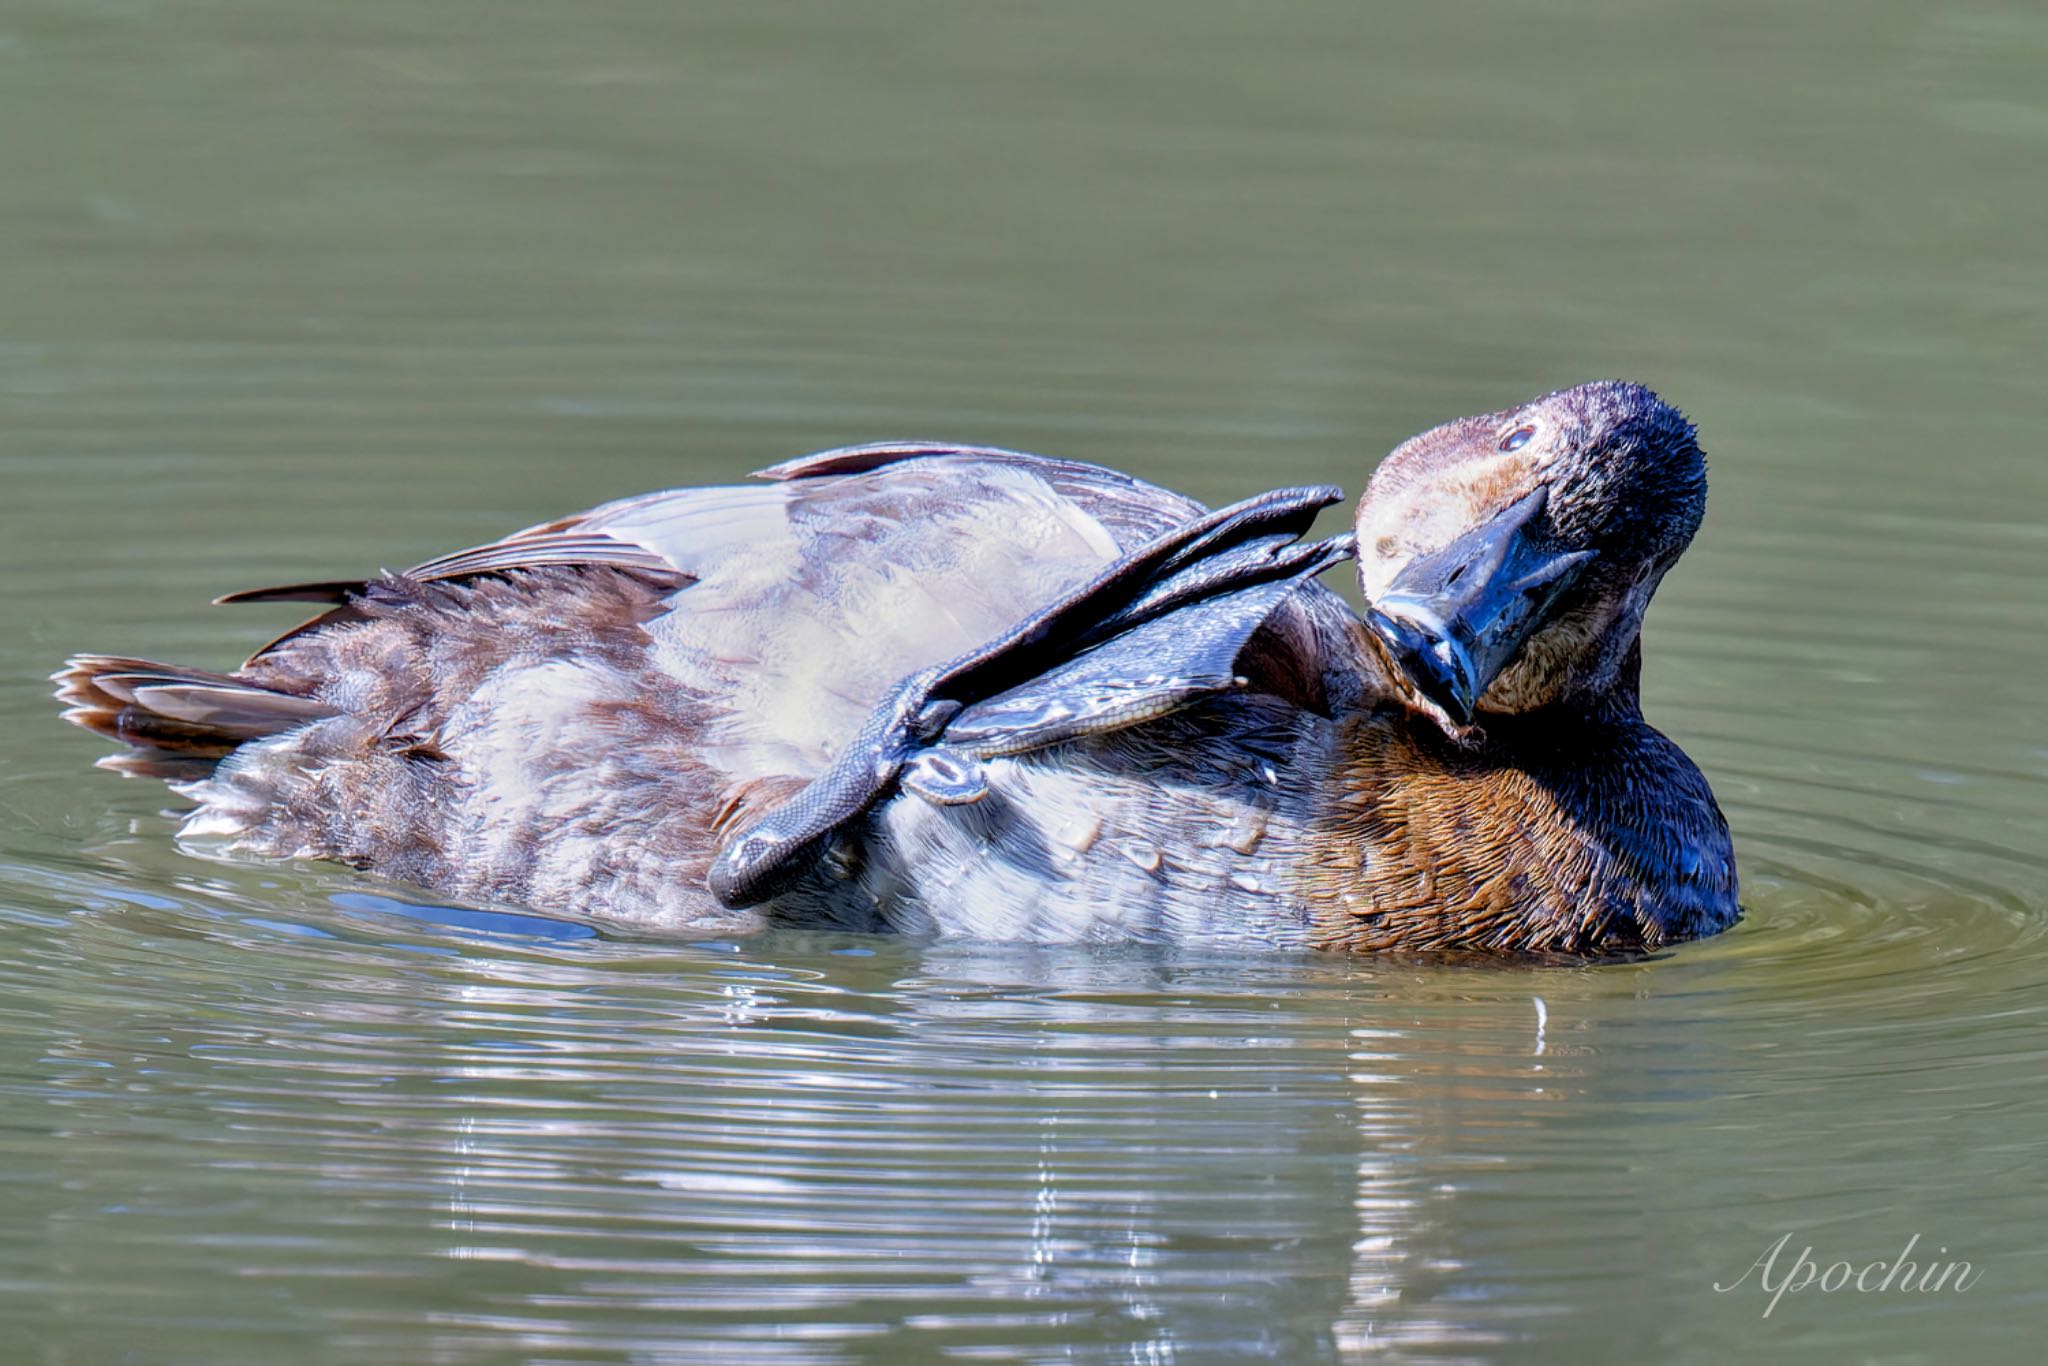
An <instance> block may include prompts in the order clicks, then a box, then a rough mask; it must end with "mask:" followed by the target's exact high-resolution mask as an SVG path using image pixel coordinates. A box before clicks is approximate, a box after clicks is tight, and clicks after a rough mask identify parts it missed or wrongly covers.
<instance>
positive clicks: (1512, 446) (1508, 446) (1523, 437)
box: [1500, 427, 1536, 451]
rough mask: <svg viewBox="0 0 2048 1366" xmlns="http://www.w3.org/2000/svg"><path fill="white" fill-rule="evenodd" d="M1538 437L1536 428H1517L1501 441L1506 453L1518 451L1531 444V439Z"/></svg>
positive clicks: (1501, 446)
mask: <svg viewBox="0 0 2048 1366" xmlns="http://www.w3.org/2000/svg"><path fill="white" fill-rule="evenodd" d="M1534 435H1536V429H1535V428H1534V427H1517V428H1515V429H1514V430H1513V431H1511V432H1509V433H1508V434H1507V435H1506V436H1504V437H1502V438H1501V439H1500V448H1501V449H1502V450H1504V451H1518V450H1520V449H1522V447H1524V446H1526V445H1528V444H1529V438H1530V437H1532V436H1534Z"/></svg>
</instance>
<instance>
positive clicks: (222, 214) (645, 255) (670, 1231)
mask: <svg viewBox="0 0 2048 1366" xmlns="http://www.w3.org/2000/svg"><path fill="white" fill-rule="evenodd" d="M2044 70H2048V13H2044V12H2043V11H2041V10H2040V9H2039V7H2037V6H2030V5H2026V4H2023V3H2019V0H2003V2H2002V3H1979V4H1971V3H1963V4H1951V5H1945V6H1935V5H1909V4H1901V3H1891V2H1890V0H1877V2H1876V3H1862V4H1854V5H1852V4H1847V3H1816V4H1806V5H1800V6H1796V7H1795V6H1787V5H1782V4H1748V5H1727V6H1721V7H1704V6H1685V5H1676V4H1652V5H1640V6H1634V7H1630V8H1629V9H1627V10H1626V11H1625V12H1624V13H1622V14H1620V15H1617V14H1614V13H1609V12H1607V10H1606V8H1605V7H1601V6H1592V5H1584V4H1577V3H1550V4H1520V3H1507V2H1506V0H1496V2H1495V3H1482V4H1476V5H1465V6H1433V7H1426V6H1367V5H1363V4H1357V3H1343V4H1338V3H1324V4H1316V3H1292V2H1291V0H1290V2H1289V3H1276V4H1268V5H1257V6H1253V5H1242V6H1232V5H1220V4H1208V3H1189V2H1185V0H1184V2H1182V3H1168V2H1167V0H1131V2H1130V3H1114V4H1106V5H1105V4H1078V3H1066V2H1064V0H1053V2H1048V3H1037V4H1031V5H1021V4H1019V5H1002V6H996V5H987V4H974V3H937V2H936V0H930V2H928V3H916V2H915V0H878V3H873V4H868V5H864V6H846V5H835V4H825V3H818V2H816V0H805V2H801V3H789V4H778V5H764V4H760V3H753V4H739V3H707V2H704V0H698V2H697V3H690V4H656V3H647V0H618V3H609V4H599V5H568V4H553V5H512V4H506V3H482V0H453V2H452V3H435V4H418V3H406V4H400V3H393V0H352V3H348V4H329V5H313V4H309V3H303V0H302V2H301V3H295V4H286V3H271V4H256V3H248V2H246V0H244V2H243V3H226V2H225V0H99V2H98V3H82V2H79V0H72V2H69V3H56V2H55V0H12V2H11V3H9V4H6V5H4V6H0V129H4V133H0V480H4V483H0V492H4V497H0V528H4V533H5V534H4V537H0V565H4V570H5V572H4V574H0V723H4V727H5V734H6V737H7V740H6V743H5V745H4V747H0V1359H4V1360H5V1361H7V1362H13V1361H22V1362H32V1363H52V1364H53V1366H74V1364H76V1363H100V1362H179V1363H184V1362H194V1363H200V1362H204V1363H215V1362H231V1363H244V1362H246V1363H286V1362H290V1363H296V1362H362V1361H387V1362H435V1363H442V1362H446V1363H469V1362H501V1361H532V1362H589V1361H618V1362H635V1363H652V1362H672V1361H699V1360H701V1361H712V1362H770V1363H811V1362H818V1363H834V1362H915V1361H926V1360H931V1361H938V1360H949V1361H951V1360H962V1361H1007V1360H1028V1361H1054V1360H1060V1361H1065V1360H1083V1361H1100V1362H1117V1363H1132V1366H1138V1364H1139V1363H1144V1364H1146V1366H1152V1364H1155V1363H1169V1362H1180V1363H1184V1362H1206V1361H1222V1360H1231V1359H1246V1358H1256V1357H1259V1356H1262V1355H1263V1356H1270V1357H1274V1358H1277V1359H1280V1360H1284V1361H1290V1362H1325V1361H1348V1360H1355V1359H1361V1358H1364V1357H1367V1356H1371V1355H1374V1354H1375V1353H1384V1354H1388V1355H1391V1356H1392V1357H1395V1358H1397V1359H1398V1358H1409V1357H1427V1358H1435V1359H1461V1360H1493V1359H1506V1360H1515V1361H1558V1362H1580V1361H1590V1360H1616V1361H1639V1360H1650V1359H1669V1360H1677V1361H1690V1362H1702V1363H1707V1362H1721V1361H1725V1360H1730V1359H1738V1358H1739V1359H1757V1360H1785V1361H1856V1362H1884V1363H1902V1362H1922V1361H1926V1362H1933V1361H1950V1360H1972V1361H1976V1360H2012V1361H2027V1360H2034V1359H2038V1352H2039V1349H2040V1342H2041V1340H2042V1338H2043V1336H2044V1334H2048V1232H2044V1229H2048V1186H2044V1183H2043V1179H2042V1172H2043V1168H2044V1162H2043V1158H2044V1154H2048V1144H2044V1137H2043V1135H2044V1129H2048V1103H2044V1099H2048V1097H2044V1082H2043V1073H2044V1062H2048V1056H2044V1055H2048V1034H2044V1025H2048V1018H2044V1016H2048V1011H2044V1007H2048V993H2044V986H2048V934H2044V930H2048V719H2044V715H2043V712H2044V707H2043V692H2044V690H2043V686H2042V682H2041V679H2042V675H2043V671H2044V669H2048V606H2044V590H2048V458H2044V455H2043V437H2042V432H2043V427H2044V424H2048V406H2044V393H2043V384H2042V380H2043V375H2044V372H2048V364H2044V362H2048V80H2044V79H2043V72H2044ZM1603 375H1625V376H1628V377H1630V378H1635V379H1639V380H1642V381H1644V382H1646V383H1649V384H1651V385H1653V386H1655V387H1657V388H1658V389H1660V390H1661V391H1662V392H1664V393H1665V394H1666V395H1667V396H1668V397H1670V398H1671V399H1673V400H1674V401H1676V402H1678V403H1680V404H1681V405H1683V406H1684V407H1685V408H1686V409H1687V410H1688V411H1689V412H1690V413H1691V414H1692V415H1693V416H1694V417H1695V418H1696V419H1697V420H1698V421H1699V423H1700V426H1701V433H1702V438H1703V440H1704V442H1705V444H1706V445H1707V447H1708V450H1709V453H1710V456H1711V458H1712V462H1713V495H1712V504H1711V508H1710V511H1709V515H1708V520H1707V525H1706V529H1705V531H1704V533H1703V535H1702V537H1701V539H1700V542H1699V543H1698V545H1697V547H1696V548H1695V549H1694V550H1693V552H1692V553H1691V554H1690V555H1689V556H1688V558H1687V559H1686V561H1685V563H1684V564H1683V565H1682V566H1681V567H1680V569H1679V570H1678V572H1677V573H1675V574H1674V575H1673V577H1672V578H1671V580H1670V581H1669V582H1668V583H1667V585H1666V587H1665V589H1664V591H1663V593H1662V595H1661V596H1660V599H1659V602H1658V605H1657V608H1656V609H1655V611H1654V612H1653V613H1652V617H1651V624H1650V631H1649V639H1648V647H1647V648H1648V655H1649V660H1648V669H1647V677H1646V691H1647V699H1646V704H1647V707H1648V709H1649V711H1650V713H1651V716H1652V719H1653V720H1655V721H1656V722H1657V723H1658V724H1659V725H1661V726H1662V727H1663V728H1665V729H1666V730H1668V731H1669V732H1670V733H1671V734H1673V735H1674V736H1676V737H1677V738H1678V739H1679V740H1680V742H1681V743H1683V744H1684V745H1685V747H1686V748H1687V749H1688V750H1689V751H1690V752H1691V753H1692V755H1693V756H1694V757H1695V758H1696V759H1697V760H1698V761H1699V763H1700V765H1701V766H1702V767H1703V768H1704V769H1705V770H1706V772H1707V773H1708V775H1709V776H1710V777H1711V779H1712V780H1713V782H1714V785H1715V788H1716V790H1717V791H1718V793H1719V794H1720V797H1721V800H1722V803H1723V805H1724V806H1725V807H1726V809H1727V812H1728V815H1729V818H1730V820H1731V822H1732V824H1733V826H1734V828H1735V832H1736V839H1737V845H1738V852H1739V854H1740V858H1741V864H1742V873H1743V884H1744V899H1745V902H1746V904H1747V905H1748V908H1749V917H1748V919H1747V921H1746V922H1745V923H1744V924H1743V925H1742V926H1741V927H1740V928H1739V929H1737V930H1736V931H1735V932H1733V933H1731V934H1729V935H1728V936H1726V937H1725V938H1723V939H1720V940H1718V941H1715V942H1712V943H1708V944H1703V945H1695V946H1691V947H1688V948H1685V949H1682V950H1680V951H1678V952H1676V953H1673V954H1671V955H1669V956H1667V957H1665V958H1664V959H1662V960H1659V961H1656V962H1652V963H1646V964H1640V965H1633V966H1625V967H1604V968H1598V969H1587V970H1569V971H1557V970H1553V971H1489V970H1476V969H1469V968H1467V969H1432V968H1426V967H1416V966H1405V965H1401V966H1397V965H1389V964H1385V963H1375V962H1371V961H1345V960H1341V959H1337V958H1331V957H1320V958H1317V957H1308V958H1297V957H1288V956H1268V957H1256V958H1242V957H1228V956H1206V957H1205V956H1180V955H1172V954H1162V953H1156V952H1089V951H1082V950H1073V951H1044V950H1020V949H1002V948H985V947H972V946H951V945H942V946H931V945H918V944H905V943H900V942H889V941H880V940H860V939H830V940H819V939H810V938H794V937H790V938H777V939H769V940H759V941H753V942H745V943H720V944H702V945H677V944H661V943H644V942H641V943H633V942H608V941H604V940H598V939H592V938H574V937H566V935H567V932H566V931H565V930H563V928H562V927H560V926H553V925H549V924H547V923H544V922H537V921H535V922H521V921H511V920H491V919H481V920H480V919H476V918H474V917H470V918H465V917H463V916H462V915H460V914H457V913H449V912H444V911H438V910H435V909H433V908H431V907H417V908H409V907H407V906H405V905H403V904H400V903H399V902H397V901H394V900H392V899H390V898H393V897H395V896H401V895H403V893H402V892H401V891H400V889H394V888H390V887H384V886H379V885H376V884H373V883H370V882H367V881H365V880H363V879H360V878H358V877H355V876H354V875H352V874H348V873H346V872H343V871H338V870H330V869H322V868H315V867H289V868H268V867H260V866H246V865H228V864H221V863H217V862H208V861H201V860H199V859H196V858H193V857H190V856H187V855H184V854H181V853H179V852H177V850H176V849H175V847H174V846H173V845H172V843H171V841H170V839H169V831H170V822H169V821H168V820H167V819H166V818H165V816H164V812H165V811H166V810H167V809H168V808H171V807H172V806H174V805H175V803H174V801H173V800H172V799H171V798H170V797H169V796H168V795H167V794H166V793H165V792H164V791H163V790H162V789H161V788H160V787H157V786H155V785H152V784H146V783H141V782H132V781H131V782H123V781H121V780H118V779H117V778H115V777H113V776H111V775H108V774H104V773H98V772H95V771H94V770H92V769H91V768H90V766H89V765H90V761H91V760H92V759H93V758H94V757H95V756H96V755H97V754H98V753H100V752H102V747H101V746H99V745H97V744H96V743H95V742H94V741H93V740H92V739H91V737H88V736H85V735H84V734H82V733H80V732H77V731H74V730H71V729H70V728H68V727H65V726H63V725H61V724H60V723H59V722H58V721H57V719H56V713H55V708H54V707H53V705H52V704H51V703H50V701H49V700H48V696H47V691H48V688H47V685H46V684H45V683H44V682H43V681H42V679H43V675H44V674H46V673H47V672H48V671H49V670H50V669H51V668H53V667H55V665H56V664H57V662H58V661H59V660H60V659H61V658H62V656H63V655H65V654H66V653H68V652H70V651H73V650H78V649H101V650H118V651H123V652H129V653H135V654H141V655H146V656H156V657H162V658H169V659H175V660H180V661H186V662H190V663H195V664H202V665H214V666H224V665H227V664H231V663H233V662H234V661H235V660H236V659H238V658H240V657H241V656H242V655H243V654H245V653H247V652H248V651H249V650H250V649H251V648H253V647H254V646H255V645H257V644H259V643H260V642H261V641H262V640H263V639H264V638H266V636H267V635H268V634H270V633H273V632H274V631H275V630H276V629H278V628H279V627H280V626H282V625H283V624H285V621H286V618H285V617H284V616H283V615H282V614H280V613H278V612H275V611H269V610H266V609H256V608H244V609H238V610H230V609H224V608H223V609H214V608H209V607H208V606H207V605H206V600H207V599H208V598H209V597H211V596H213V595H214V594H217V593H220V592H224V591H228V590H231V589H235V588H242V587H248V586H251V585H255V584H262V583H270V582H275V581H278V580H280V579H296V578H322V577H329V576H341V575H346V574H350V573H357V572H361V571H363V570H366V569H370V568H375V567H377V566H379V565H392V566H396V565H402V564H409V563H412V562H414V561H417V560H419V559H422V558H424V557H426V556H428V555H431V554H433V553H436V552H439V551H442V550H446V549H449V548H452V547H456V546H460V545H464V544H470V543H474V542H476V541H478V540H482V539H486V538H489V537H491V536H494V535H496V534H498V533H500V532H502V531H505V530H507V529H509V528H512V527H515V526H520V525H525V524H528V523H531V522H535V521H538V520H541V519H544V518H547V517H551V516H554V515H557V514H560V513H563V512H567V511H571V510H574V509H577V508H580V507H584V506H587V505H589V504H591V503H594V502H597V501H599V500H601V499H605V498H610V497H614V496H617V495H622V494H626V493H632V492H637V491H641V490H644V489H649V488H657V487H662V486H666V485H674V484H685V483H692V482H700V481H709V480H724V479H729V478H731V477H733V476H735V475H737V474H738V473H740V472H742V471H744V470H746V469H750V468H753V467H756V466H759V465H762V464H766V463H768V462H770V461H773V460H776V459H779V458H782V457H785V456H789V455H792V454H796V453H799V452H802V451H805V450H808V449H812V448H816V447H820V446H827V445H836V444H842V443H846V442H853V441H860V440H867V439H874V438H881V437H889V436H934V437H946V438H957V439H966V440H973V441H986V442H995V443H999V444H1004V445H1011V446H1020V447H1024V448H1027V449H1037V450H1044V451H1048V452H1052V453H1058V454H1066V455H1074V456H1079V457H1083V458H1087V459H1092V460H1097V461H1101V462H1103V463H1107V464H1111V465H1116V466H1119V467H1122V468H1126V469H1129V470H1132V471H1135V472H1137V473H1140V474H1142V475H1145V476H1147V477H1150V478H1153V479H1156V480H1160V481H1163V482H1166V483H1170V484H1173V485H1176V486H1179V487H1182V488H1184V489H1186V490H1187V491H1188V492H1190V493H1193V494H1195V495H1197V496H1199V497H1203V498H1208V499H1229V498H1235V497H1239V496H1243V495H1245V494H1248V493H1251V492H1254V491H1257V490H1259V489H1263V488H1267V487H1271V486H1274V485H1278V484H1281V483H1304V482H1311V481H1321V480H1329V481H1334V482H1338V483H1342V484H1344V485H1345V486H1346V487H1348V488H1350V489H1353V490H1356V489H1358V488H1359V487H1360V486H1361V485H1362V484H1363V481H1364V479H1365V477H1366V475H1367V473H1368V472H1369V470H1370V469H1371V467H1372V465H1373V462H1374V461H1375V460H1376V459H1377V457H1378V455H1379V454H1380V453H1381V452H1383V451H1385V450H1386V449H1387V448H1388V447H1390V446H1391V445H1392V444H1394V443H1395V442H1396V441H1398V440H1400V439H1401V438H1402V437H1404V436H1406V435H1408V434H1409V433H1410V432H1413V431H1415V430H1418V429H1420V428H1422V427H1425V426H1429V425H1432V424H1434V423H1435V422H1438V421H1441V420H1443V419H1445V418H1448V417H1451V416H1455V415H1459V414H1463V413H1467V412H1473V411H1480V410H1486V409H1492V408H1496V407H1500V406H1502V405H1504V404H1507V403H1511V402H1515V401H1517V400H1519V399H1521V398H1524V397H1527V396H1529V395H1531V394H1534V393H1536V392H1539V391H1542V390H1545V389H1548V388H1552V387H1555V386H1557V385H1561V384H1566V383H1571V382H1575V381H1578V380H1581V379H1587V378H1593V377H1598V376H1603ZM1787 1235H1789V1238H1790V1242H1789V1246H1788V1247H1787V1248H1786V1249H1785V1251H1784V1254H1783V1258H1782V1260H1781V1262H1780V1263H1779V1267H1778V1272H1777V1274H1778V1275H1779V1276H1780V1277H1783V1276H1784V1275H1786V1274H1787V1273H1788V1272H1790V1270H1791V1267H1792V1264H1793V1261H1794V1259H1795V1258H1796V1257H1797V1255H1798V1253H1799V1250H1800V1249H1801V1248H1802V1247H1805V1246H1809V1245H1810V1246H1811V1247H1812V1249H1813V1254H1812V1255H1813V1258H1814V1260H1815V1262H1816V1263H1818V1264H1819V1265H1820V1266H1822V1267H1825V1266H1826V1265H1827V1264H1828V1263H1832V1262H1835V1261H1849V1262H1852V1263H1854V1264H1856V1265H1858V1266H1861V1265H1863V1264H1866V1263H1869V1262H1872V1261H1878V1260H1885V1259H1891V1258H1894V1257H1896V1255H1897V1253H1898V1250H1899V1249H1900V1247H1901V1246H1902V1245H1903V1244H1905V1243H1906V1242H1907V1241H1908V1240H1909V1239H1911V1238H1914V1237H1916V1236H1917V1237H1918V1238H1919V1240H1920V1243H1919V1249H1918V1254H1917V1255H1918V1256H1919V1257H1920V1258H1921V1259H1923V1260H1936V1261H1939V1260H1957V1261H1960V1260H1967V1261H1969V1262H1970V1263H1971V1264H1972V1267H1973V1268H1974V1269H1975V1272H1976V1275H1975V1277H1974V1279H1973V1280H1972V1283H1971V1284H1970V1286H1969V1288H1968V1289H1967V1290H1964V1291H1961V1292H1957V1291H1956V1290H1954V1289H1953V1287H1950V1288H1946V1289H1943V1290H1939V1291H1930V1292H1927V1293H1918V1292H1915V1293H1901V1292H1899V1291H1897V1290H1896V1289H1894V1290H1893V1291H1892V1292H1889V1293H1858V1292H1856V1291H1855V1290H1853V1289H1845V1290H1842V1291H1839V1292H1837V1293H1832V1294H1824V1293H1822V1292H1821V1291H1819V1290H1818V1289H1817V1288H1809V1289H1808V1290H1806V1291H1804V1292H1801V1293H1797V1294H1791V1295H1787V1296H1786V1297H1785V1298H1784V1299H1783V1300H1782V1302H1780V1303H1779V1304H1778V1305H1777V1307H1776V1308H1775V1310H1773V1312H1771V1313H1770V1315H1769V1316H1768V1317H1765V1316H1764V1310H1765V1309H1766V1308H1768V1307H1769V1303H1770V1297H1769V1295H1768V1294H1765V1293H1763V1292H1760V1291H1759V1290H1758V1289H1757V1288H1756V1284H1755V1276H1754V1273H1753V1272H1752V1275H1751V1279H1750V1281H1749V1282H1748V1283H1747V1284H1743V1285H1740V1286H1738V1287H1737V1288H1736V1289H1735V1290H1733V1291H1730V1292H1728V1293H1719V1292H1717V1291H1716V1290H1715V1289H1714V1287H1715V1285H1716V1283H1720V1284H1724V1285H1725V1284H1729V1283H1731V1282H1735V1281H1737V1280H1738V1279H1740V1278H1741V1277H1742V1276H1743V1273H1744V1272H1745V1271H1749V1270H1750V1269H1751V1267H1752V1264H1753V1263H1754V1262H1755V1261H1756V1260H1757V1259H1758V1258H1759V1257H1761V1256H1763V1255H1764V1254H1765V1252H1766V1251H1767V1249H1768V1248H1769V1247H1770V1246H1771V1245H1772V1244H1773V1243H1774V1242H1776V1241H1777V1240H1778V1239H1780V1238H1781V1237H1785V1236H1787ZM1937 1248H1938V1249H1944V1250H1945V1253H1946V1255H1945V1256H1943V1255H1940V1254H1937V1253H1935V1251H1934V1250H1935V1249H1937ZM1880 1274H1882V1273H1880ZM1869 1283H1870V1284H1875V1283H1876V1278H1875V1277H1873V1278H1871V1280H1870V1282H1869Z"/></svg>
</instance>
